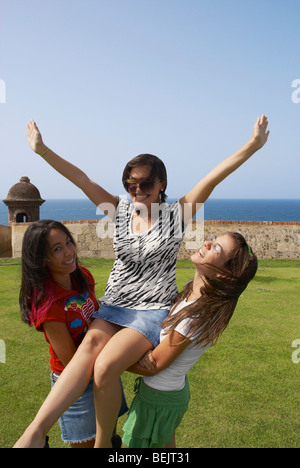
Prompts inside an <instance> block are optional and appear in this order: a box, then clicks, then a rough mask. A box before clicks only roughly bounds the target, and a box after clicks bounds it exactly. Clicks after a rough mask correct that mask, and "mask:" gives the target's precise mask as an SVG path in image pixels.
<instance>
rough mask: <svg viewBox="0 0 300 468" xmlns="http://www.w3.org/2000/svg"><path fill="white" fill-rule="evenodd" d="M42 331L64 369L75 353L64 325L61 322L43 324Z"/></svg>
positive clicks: (73, 345) (72, 342)
mask: <svg viewBox="0 0 300 468" xmlns="http://www.w3.org/2000/svg"><path fill="white" fill-rule="evenodd" d="M43 329H44V332H45V333H46V335H47V338H48V340H49V342H50V344H51V346H52V348H53V349H54V352H55V354H56V355H57V357H58V359H59V360H60V361H61V362H62V363H63V365H64V366H65V367H66V365H67V364H68V363H69V362H70V361H71V359H72V357H73V356H74V354H75V353H76V347H75V344H74V341H73V340H72V338H71V335H70V333H69V331H68V329H67V326H66V324H64V323H61V322H45V323H43Z"/></svg>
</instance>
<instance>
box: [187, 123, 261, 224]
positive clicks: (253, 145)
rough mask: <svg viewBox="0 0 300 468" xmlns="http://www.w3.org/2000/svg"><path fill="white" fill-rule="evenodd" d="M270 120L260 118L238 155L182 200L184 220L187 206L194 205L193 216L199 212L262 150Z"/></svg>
mask: <svg viewBox="0 0 300 468" xmlns="http://www.w3.org/2000/svg"><path fill="white" fill-rule="evenodd" d="M267 127H268V119H267V117H266V116H265V115H262V117H258V119H257V121H256V123H255V125H254V128H253V134H252V138H251V139H250V140H249V141H248V142H247V143H246V144H245V145H244V146H242V148H240V149H239V150H238V151H237V152H236V153H234V154H232V155H231V156H229V158H227V159H225V160H224V161H223V162H221V163H220V164H218V165H217V166H216V167H215V168H214V169H213V170H212V171H211V172H210V173H209V174H207V176H205V177H204V178H203V179H202V180H200V182H199V183H198V184H197V185H196V186H195V187H194V188H193V189H192V190H191V191H190V192H188V193H187V194H186V195H185V196H184V197H182V198H181V199H180V204H181V207H182V213H183V219H184V220H185V221H188V219H187V216H188V213H187V212H186V213H185V212H184V208H185V204H186V203H189V204H192V216H194V215H195V214H196V212H197V206H196V205H197V204H202V203H204V202H205V201H206V200H207V199H208V197H209V196H210V194H211V193H212V191H213V190H214V188H215V187H216V186H217V185H218V184H220V182H222V181H223V180H224V179H226V177H228V176H229V175H230V174H232V173H233V172H234V171H235V170H236V169H238V168H239V167H240V166H241V165H242V164H244V162H246V161H247V160H248V159H249V158H250V157H251V156H252V155H253V154H254V153H255V152H256V151H258V150H259V149H260V148H262V147H263V146H264V145H265V143H266V142H267V140H268V136H269V133H270V132H269V131H267Z"/></svg>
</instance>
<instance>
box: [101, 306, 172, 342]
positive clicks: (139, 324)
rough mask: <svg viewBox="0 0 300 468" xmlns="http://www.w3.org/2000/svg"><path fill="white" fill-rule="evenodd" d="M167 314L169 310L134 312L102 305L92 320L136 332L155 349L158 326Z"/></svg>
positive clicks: (157, 340)
mask: <svg viewBox="0 0 300 468" xmlns="http://www.w3.org/2000/svg"><path fill="white" fill-rule="evenodd" d="M168 313H169V309H151V310H136V309H129V308H127V307H119V306H112V305H108V304H104V303H102V304H101V306H100V307H99V309H98V310H97V312H95V313H94V314H93V318H94V319H95V318H98V319H102V320H106V321H107V322H110V323H115V324H116V325H120V326H121V327H124V328H132V329H133V330H137V331H138V332H140V333H142V335H144V336H145V337H146V338H148V340H149V341H151V343H152V344H153V346H154V347H156V346H157V345H158V344H159V342H160V332H161V325H160V324H161V323H162V322H163V321H164V320H165V318H166V317H167V315H168Z"/></svg>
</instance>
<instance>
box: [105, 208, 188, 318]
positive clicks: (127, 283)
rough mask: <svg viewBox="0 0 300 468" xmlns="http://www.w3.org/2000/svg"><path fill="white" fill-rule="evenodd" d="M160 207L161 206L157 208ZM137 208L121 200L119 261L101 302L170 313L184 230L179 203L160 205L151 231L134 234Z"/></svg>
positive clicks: (116, 245) (117, 240)
mask: <svg viewBox="0 0 300 468" xmlns="http://www.w3.org/2000/svg"><path fill="white" fill-rule="evenodd" d="M157 206H158V205H157ZM134 211H135V207H134V205H133V204H132V203H130V202H129V201H128V200H126V199H121V200H120V203H119V205H118V207H117V209H116V213H115V218H114V222H115V232H114V251H115V254H116V260H115V263H114V266H113V268H112V271H111V274H110V277H109V279H108V283H107V286H106V290H105V296H103V297H102V298H100V302H102V303H105V304H109V305H116V306H120V307H128V308H130V309H140V310H149V309H161V308H163V309H168V308H169V307H170V305H171V303H172V300H173V299H174V298H175V297H176V295H177V294H178V291H177V286H176V278H175V269H176V258H177V254H178V251H179V248H180V245H181V242H182V240H183V236H184V228H185V226H184V225H183V222H182V217H181V206H180V204H179V202H178V201H177V202H175V203H172V204H167V203H163V204H161V205H159V208H158V212H157V216H156V220H155V221H154V222H153V224H152V226H151V228H150V229H149V230H148V231H146V232H144V233H142V234H136V233H133V232H132V230H131V221H132V215H133V213H134Z"/></svg>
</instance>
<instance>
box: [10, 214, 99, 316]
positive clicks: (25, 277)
mask: <svg viewBox="0 0 300 468" xmlns="http://www.w3.org/2000/svg"><path fill="white" fill-rule="evenodd" d="M51 229H57V230H60V231H63V232H64V233H65V234H66V235H67V236H68V237H69V238H70V241H71V242H72V244H73V245H74V246H76V244H75V241H74V239H73V236H72V234H71V233H70V231H69V230H68V229H67V228H66V226H64V225H63V224H62V223H60V222H58V221H52V220H49V219H45V220H40V221H36V222H35V223H32V224H30V225H29V226H28V228H27V230H26V231H25V234H24V238H23V244H22V282H21V289H20V296H19V304H20V312H21V317H22V320H23V321H24V322H25V323H26V324H27V325H32V324H33V323H34V318H35V317H33V316H32V309H35V310H37V309H38V307H41V306H45V302H46V303H47V304H48V305H49V304H51V301H52V300H53V288H51V281H50V279H51V275H50V271H49V270H48V268H47V266H46V264H45V258H46V249H47V247H48V241H47V237H48V234H49V232H50V231H51ZM76 265H77V268H76V270H75V271H74V272H73V273H72V274H71V276H72V280H73V281H74V283H75V284H76V287H78V289H79V291H80V292H84V291H90V287H91V285H90V284H89V282H88V280H87V278H86V276H85V275H84V273H83V272H82V270H81V269H80V267H79V266H78V259H77V258H76ZM47 304H46V305H47Z"/></svg>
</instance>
